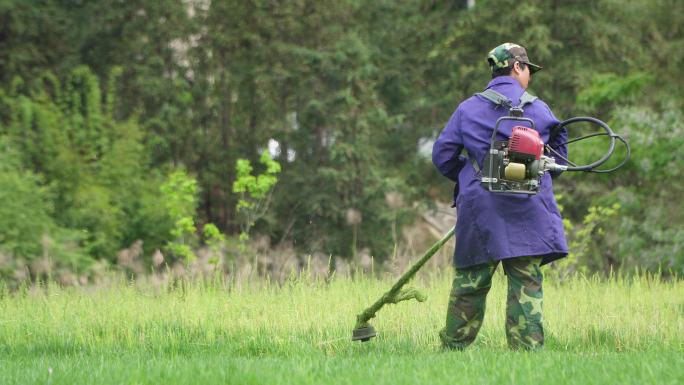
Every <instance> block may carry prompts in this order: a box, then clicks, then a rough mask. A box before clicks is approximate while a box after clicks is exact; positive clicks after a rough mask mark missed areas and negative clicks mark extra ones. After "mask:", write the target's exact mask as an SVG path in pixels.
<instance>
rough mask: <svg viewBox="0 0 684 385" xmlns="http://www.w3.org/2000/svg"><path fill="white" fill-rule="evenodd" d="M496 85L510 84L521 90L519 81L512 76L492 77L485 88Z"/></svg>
mask: <svg viewBox="0 0 684 385" xmlns="http://www.w3.org/2000/svg"><path fill="white" fill-rule="evenodd" d="M498 85H512V86H513V87H515V88H516V89H520V91H522V90H523V89H522V86H521V85H520V83H518V81H517V80H515V79H514V78H513V77H512V76H497V77H495V78H494V79H492V80H491V81H490V82H489V84H487V88H485V89H489V88H492V87H495V86H498Z"/></svg>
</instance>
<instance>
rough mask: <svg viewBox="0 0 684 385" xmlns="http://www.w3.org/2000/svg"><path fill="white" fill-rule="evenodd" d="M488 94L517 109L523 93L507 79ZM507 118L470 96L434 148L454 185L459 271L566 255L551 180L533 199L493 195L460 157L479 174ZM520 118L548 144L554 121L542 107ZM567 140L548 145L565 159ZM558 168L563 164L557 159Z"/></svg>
mask: <svg viewBox="0 0 684 385" xmlns="http://www.w3.org/2000/svg"><path fill="white" fill-rule="evenodd" d="M487 88H491V89H493V90H494V91H497V92H499V93H500V94H502V95H504V96H506V97H507V98H508V99H510V100H511V101H512V103H513V105H518V104H519V101H520V96H521V95H522V93H523V92H524V90H523V88H522V87H521V86H520V84H519V83H518V81H517V80H515V79H513V78H512V77H510V76H500V77H497V78H494V79H492V81H491V82H489V84H488V85H487ZM506 115H508V109H507V108H503V107H497V106H496V105H495V104H494V103H492V102H491V101H489V100H487V99H485V98H483V97H481V96H478V95H473V96H471V97H470V98H468V99H466V100H465V101H464V102H462V103H461V104H460V105H459V106H458V108H456V111H455V112H454V113H453V115H451V118H450V119H449V122H448V123H447V125H446V127H444V130H443V131H442V133H441V134H440V135H439V138H438V139H437V141H436V142H435V145H434V147H433V148H432V162H433V163H434V164H435V166H437V169H439V171H440V172H441V173H442V174H443V175H444V176H446V177H447V178H449V179H451V180H452V181H454V182H456V189H455V191H454V196H455V202H454V203H455V205H456V208H457V214H458V221H457V223H456V250H455V252H454V264H455V266H456V267H459V268H463V267H468V266H473V265H478V264H481V263H486V262H491V261H499V260H502V259H506V258H515V257H522V256H542V257H543V258H542V264H545V263H549V262H551V261H553V260H556V259H559V258H562V257H565V256H566V255H567V253H568V246H567V243H566V241H565V234H564V232H563V221H562V218H561V215H560V212H559V211H558V207H557V205H556V200H555V198H554V196H553V183H552V177H551V175H549V174H548V173H546V174H544V176H543V177H542V179H541V187H540V191H539V192H538V193H537V194H536V195H522V194H498V193H491V192H489V191H487V190H485V189H484V187H482V186H481V185H480V181H479V180H478V179H477V177H476V175H475V170H474V168H473V166H472V164H471V162H470V161H469V160H468V158H466V157H464V156H463V155H460V156H459V154H460V153H461V151H462V150H463V149H464V148H465V149H466V150H467V151H468V153H469V154H470V155H471V156H473V157H474V158H475V159H476V161H477V162H478V164H479V166H480V168H481V169H482V168H483V167H482V165H483V161H484V158H485V155H486V153H487V152H488V150H489V145H490V139H491V135H492V130H493V129H494V124H495V122H496V120H497V119H498V118H500V117H502V116H506ZM523 116H525V117H528V118H530V119H532V120H533V121H534V123H535V126H536V130H537V131H538V132H539V134H540V136H541V138H542V140H543V141H544V143H548V141H549V136H550V133H551V128H552V127H553V126H554V125H556V124H557V123H558V119H556V117H555V116H554V115H553V113H552V112H551V110H550V109H549V107H548V106H547V105H546V103H544V102H543V101H541V100H540V99H536V100H535V101H534V102H533V103H532V104H528V105H527V106H526V107H525V110H524V115H523ZM514 125H516V124H513V123H512V122H504V123H502V124H501V125H500V126H499V130H498V131H499V132H498V133H497V139H496V140H506V139H508V138H509V137H510V134H511V128H512V127H513V126H514ZM565 140H567V133H566V132H565V131H564V130H563V131H562V132H561V133H560V135H558V136H557V137H556V138H555V139H554V141H553V142H552V143H548V144H549V145H551V146H552V147H554V148H555V149H556V151H558V152H559V153H561V154H563V156H564V157H566V158H567V146H566V145H559V144H560V143H562V142H564V141H565ZM557 163H560V164H564V162H562V161H561V160H559V159H557Z"/></svg>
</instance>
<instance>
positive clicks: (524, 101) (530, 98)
mask: <svg viewBox="0 0 684 385" xmlns="http://www.w3.org/2000/svg"><path fill="white" fill-rule="evenodd" d="M535 100H537V97H536V96H534V95H532V94H530V93H529V92H527V91H525V92H523V94H522V95H520V105H519V106H518V107H519V108H523V107H525V106H526V105H528V104H532V103H534V101H535Z"/></svg>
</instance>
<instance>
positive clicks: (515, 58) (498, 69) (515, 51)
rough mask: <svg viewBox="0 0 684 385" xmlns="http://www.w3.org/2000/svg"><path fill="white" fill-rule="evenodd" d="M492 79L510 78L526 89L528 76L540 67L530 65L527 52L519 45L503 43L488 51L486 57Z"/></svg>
mask: <svg viewBox="0 0 684 385" xmlns="http://www.w3.org/2000/svg"><path fill="white" fill-rule="evenodd" d="M487 62H489V68H490V69H491V70H492V78H495V77H497V76H511V77H513V78H514V79H516V80H517V81H518V82H519V83H520V85H521V86H522V87H523V88H524V89H526V88H527V85H528V84H529V82H530V76H531V75H532V74H533V73H535V72H537V71H539V70H540V69H542V67H540V66H538V65H536V64H532V63H530V59H529V58H528V57H527V51H525V48H523V47H522V46H520V45H517V44H513V43H504V44H501V45H500V46H498V47H496V48H494V49H493V50H491V51H489V55H487Z"/></svg>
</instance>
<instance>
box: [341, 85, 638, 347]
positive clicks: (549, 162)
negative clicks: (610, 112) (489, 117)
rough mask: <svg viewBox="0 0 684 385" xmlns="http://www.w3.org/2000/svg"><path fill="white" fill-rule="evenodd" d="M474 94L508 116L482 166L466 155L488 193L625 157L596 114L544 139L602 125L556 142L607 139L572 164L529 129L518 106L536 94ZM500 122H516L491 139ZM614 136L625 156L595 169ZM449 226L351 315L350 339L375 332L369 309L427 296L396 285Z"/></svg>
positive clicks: (533, 189)
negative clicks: (516, 97) (592, 155)
mask: <svg viewBox="0 0 684 385" xmlns="http://www.w3.org/2000/svg"><path fill="white" fill-rule="evenodd" d="M478 95H480V96H482V97H484V98H485V99H487V100H489V101H491V102H493V103H494V104H495V105H497V106H504V107H507V108H509V115H508V116H504V117H501V118H499V119H498V120H497V121H496V124H495V126H494V130H493V132H492V137H491V141H490V147H489V152H488V153H487V155H486V156H485V159H484V162H483V165H484V170H480V167H479V165H478V163H477V161H476V160H475V159H474V158H473V157H472V156H469V157H470V160H471V162H472V164H473V168H474V169H475V172H476V173H477V174H478V175H479V178H480V183H481V185H482V187H484V188H485V189H487V190H488V191H490V192H492V193H513V194H529V195H534V194H536V193H537V192H539V187H540V182H541V178H542V176H543V175H544V173H546V172H552V173H553V172H556V173H559V172H562V171H585V172H595V173H608V172H612V171H615V170H617V169H619V168H620V167H622V166H624V165H625V163H627V161H629V158H630V154H631V151H630V147H629V144H628V143H627V141H626V140H625V139H624V138H622V137H621V136H620V135H617V134H615V133H614V132H613V130H611V128H610V127H609V126H608V125H607V124H606V123H604V122H602V121H600V120H598V119H596V118H591V117H576V118H571V119H568V120H565V121H562V122H560V123H559V124H557V125H556V126H555V127H554V129H553V130H552V132H551V138H550V139H549V141H551V139H552V138H554V137H555V136H556V135H558V133H560V131H561V130H562V129H564V128H565V127H566V126H569V125H571V124H574V123H579V122H587V123H591V124H594V125H597V126H599V127H601V128H602V129H603V131H604V132H599V133H592V134H588V135H585V136H581V137H578V138H574V139H572V140H567V141H565V142H564V143H559V144H558V145H557V146H563V145H567V144H570V143H574V142H578V141H581V140H584V139H588V138H591V137H596V136H602V135H606V136H608V137H609V138H610V142H609V145H608V150H607V151H606V153H605V154H604V155H603V156H602V157H601V158H600V159H599V160H597V161H596V162H593V163H591V164H587V165H577V164H575V163H573V162H571V161H570V160H568V159H567V158H566V157H564V156H562V155H561V154H560V153H558V152H557V151H556V150H555V149H553V148H551V146H549V145H544V142H542V140H541V138H540V136H539V133H538V132H537V131H536V129H535V125H534V122H533V121H532V120H531V119H529V118H525V117H523V107H524V106H525V105H526V104H530V103H532V102H534V100H535V99H536V97H534V96H532V95H530V94H528V93H527V92H525V93H524V94H523V95H522V97H521V98H520V101H521V103H520V105H519V106H517V107H513V106H512V105H511V102H510V101H509V100H508V99H507V98H506V97H505V96H503V95H501V94H499V93H497V92H495V91H493V90H486V91H484V92H481V93H479V94H478ZM505 121H513V122H515V123H520V124H521V125H518V126H514V127H513V129H512V131H511V136H510V138H509V140H505V141H497V140H496V133H497V132H498V129H499V126H500V125H501V123H502V122H505ZM523 124H526V125H528V126H525V125H523ZM616 139H617V140H619V141H621V142H622V143H623V144H624V146H625V150H626V155H625V159H624V160H623V161H622V162H620V163H619V164H618V165H617V166H615V167H612V168H610V169H605V170H597V168H598V167H599V166H601V165H603V164H604V163H606V162H607V161H608V159H610V157H611V156H612V155H613V152H614V151H615V140H616ZM545 150H546V153H547V154H553V155H554V157H555V158H559V159H561V160H563V161H564V162H566V163H567V164H568V165H560V164H557V163H556V160H555V158H552V157H550V156H547V155H545ZM454 230H455V229H454V228H452V229H451V230H449V231H448V232H447V233H446V234H445V235H444V236H443V237H442V239H440V240H439V241H438V242H437V243H435V244H434V245H433V246H432V247H431V248H430V249H429V250H428V251H426V252H425V254H424V255H423V256H422V257H421V258H420V259H419V260H418V261H417V262H416V263H415V264H414V265H413V266H411V267H410V268H409V269H408V270H407V271H406V273H404V275H402V276H401V277H400V278H399V280H398V281H397V282H396V283H395V284H394V285H393V286H392V288H391V289H390V290H389V291H388V292H386V293H385V294H383V296H382V297H380V298H379V299H378V300H377V301H375V303H373V305H371V306H370V307H369V308H367V309H365V310H364V311H363V312H362V313H360V314H359V315H357V317H356V325H355V326H354V330H353V331H352V341H362V342H366V341H368V340H370V339H371V338H373V337H375V336H376V332H375V329H374V328H373V326H371V325H370V323H369V321H370V320H371V319H372V318H373V317H375V314H376V313H377V312H378V311H379V310H380V309H381V308H382V307H383V306H384V305H386V304H391V303H395V304H396V303H398V302H401V301H406V300H409V299H415V300H417V301H419V302H423V301H425V300H426V299H427V296H426V295H425V294H423V293H422V292H420V291H419V290H417V289H414V288H408V289H402V287H403V286H404V285H405V284H406V283H408V282H409V281H410V280H411V279H412V278H413V277H414V276H415V275H416V273H417V272H418V270H420V268H421V267H423V265H424V264H425V263H426V262H427V261H428V260H429V259H430V258H431V257H432V256H433V255H434V254H435V253H437V251H438V250H439V249H440V248H441V247H442V246H443V245H444V244H445V243H446V242H447V241H448V240H449V238H451V236H452V235H453V234H454Z"/></svg>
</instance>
